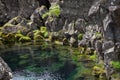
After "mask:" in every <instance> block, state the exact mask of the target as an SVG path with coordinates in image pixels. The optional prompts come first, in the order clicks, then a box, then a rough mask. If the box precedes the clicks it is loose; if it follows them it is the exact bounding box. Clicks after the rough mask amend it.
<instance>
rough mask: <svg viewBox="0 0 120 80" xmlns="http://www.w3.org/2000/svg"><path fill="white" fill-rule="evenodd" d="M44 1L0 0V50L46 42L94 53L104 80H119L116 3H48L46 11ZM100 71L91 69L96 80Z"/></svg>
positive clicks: (118, 9) (119, 17) (119, 7)
mask: <svg viewBox="0 0 120 80" xmlns="http://www.w3.org/2000/svg"><path fill="white" fill-rule="evenodd" d="M45 1H46V2H44V3H42V2H41V3H40V2H39V1H36V0H31V1H29V0H11V1H10V0H4V1H3V0H0V26H1V27H0V49H2V48H1V47H2V45H14V44H16V43H18V44H24V43H26V42H33V43H34V44H41V43H42V42H46V41H47V42H50V43H55V44H59V45H63V46H65V45H69V46H71V47H78V48H81V49H83V48H84V51H96V52H97V56H98V64H99V65H102V66H104V70H105V75H106V77H107V78H108V80H115V79H120V77H119V73H120V67H117V68H116V64H117V65H118V66H119V65H120V49H119V48H120V37H119V33H120V28H119V27H120V23H119V21H120V15H119V13H120V4H118V3H120V1H119V0H115V1H106V0H105V1H103V0H98V1H94V2H93V0H90V1H82V0H75V1H73V0H72V1H71V0H68V1H64V0H63V1H59V0H55V1H54V0H50V3H51V7H50V8H49V9H48V7H47V8H46V5H50V3H48V2H47V0H45ZM53 2H54V3H53ZM81 2H82V3H81ZM23 3H24V4H23ZM88 3H89V5H86V4H88ZM42 4H44V6H40V5H42ZM67 4H70V5H67ZM90 6H91V8H90ZM66 9H67V10H66ZM88 54H90V52H88ZM92 54H93V53H92ZM1 60H2V59H1ZM0 63H1V62H0ZM100 67H101V66H97V68H96V67H94V71H96V72H95V74H94V75H95V76H97V77H98V78H100V76H101V75H102V74H104V72H100V73H99V71H100V69H99V68H100ZM8 71H10V70H8ZM97 71H98V73H97ZM10 72H11V71H10ZM0 73H1V71H0ZM2 78H3V77H2V76H0V79H2ZM5 80H6V79H5Z"/></svg>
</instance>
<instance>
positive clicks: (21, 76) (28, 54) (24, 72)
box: [0, 44, 94, 80]
mask: <svg viewBox="0 0 120 80" xmlns="http://www.w3.org/2000/svg"><path fill="white" fill-rule="evenodd" d="M0 52H1V56H2V58H3V59H4V60H5V61H6V62H7V63H8V65H9V66H10V68H11V69H12V71H13V73H14V78H13V80H75V79H76V77H78V76H79V77H78V78H77V79H76V80H93V79H92V78H93V77H92V76H91V75H90V74H91V67H92V66H93V64H94V63H93V62H81V61H76V57H75V55H74V54H73V53H74V52H77V49H72V48H70V47H67V46H66V47H63V46H55V45H54V46H53V45H49V44H47V46H41V45H26V46H14V47H12V48H8V49H3V50H1V51H0ZM83 63H84V64H83ZM88 63H89V64H90V63H91V64H90V65H89V64H88ZM86 64H88V65H89V66H87V67H85V65H86ZM86 74H87V75H86ZM86 76H87V77H86ZM87 78H91V79H87Z"/></svg>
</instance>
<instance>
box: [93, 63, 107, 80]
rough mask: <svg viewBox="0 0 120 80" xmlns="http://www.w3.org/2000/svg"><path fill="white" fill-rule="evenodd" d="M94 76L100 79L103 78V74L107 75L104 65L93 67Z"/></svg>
mask: <svg viewBox="0 0 120 80" xmlns="http://www.w3.org/2000/svg"><path fill="white" fill-rule="evenodd" d="M92 74H93V75H94V76H95V77H96V78H100V77H102V75H103V74H105V70H104V67H103V65H102V64H99V65H96V66H94V67H93V72H92Z"/></svg>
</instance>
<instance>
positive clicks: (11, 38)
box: [2, 33, 15, 44]
mask: <svg viewBox="0 0 120 80" xmlns="http://www.w3.org/2000/svg"><path fill="white" fill-rule="evenodd" d="M2 38H3V39H2V42H3V43H4V44H13V43H15V35H14V34H13V33H9V34H7V35H5V36H3V37H2Z"/></svg>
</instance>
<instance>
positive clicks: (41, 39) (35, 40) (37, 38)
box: [34, 35, 44, 42]
mask: <svg viewBox="0 0 120 80" xmlns="http://www.w3.org/2000/svg"><path fill="white" fill-rule="evenodd" d="M41 41H44V37H43V36H41V35H37V36H34V42H41Z"/></svg>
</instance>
